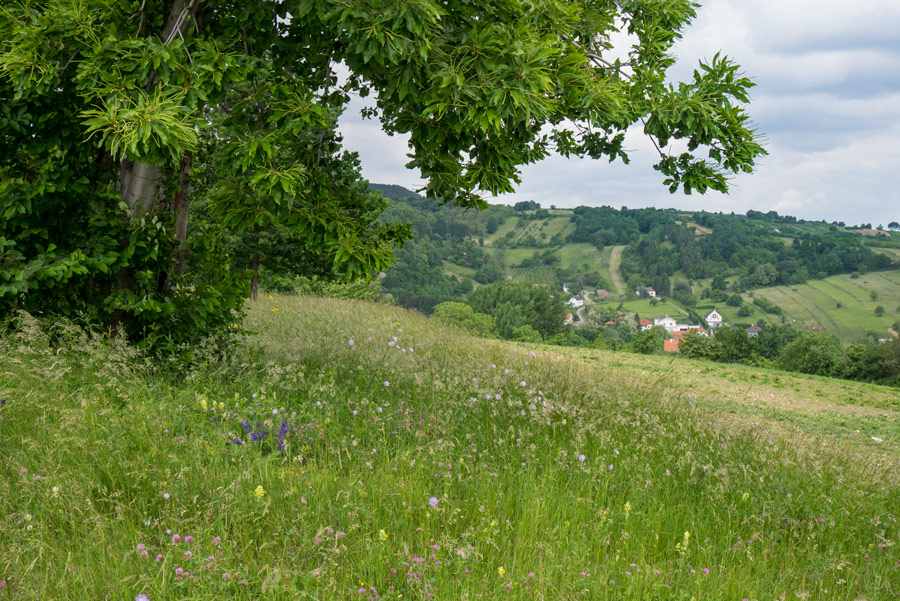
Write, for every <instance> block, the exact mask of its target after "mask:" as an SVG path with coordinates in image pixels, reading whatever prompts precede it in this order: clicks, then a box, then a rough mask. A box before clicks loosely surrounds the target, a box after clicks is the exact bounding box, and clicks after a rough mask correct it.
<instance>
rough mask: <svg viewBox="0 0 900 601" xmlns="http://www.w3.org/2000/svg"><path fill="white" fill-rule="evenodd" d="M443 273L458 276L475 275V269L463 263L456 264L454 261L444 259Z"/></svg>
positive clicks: (467, 276) (470, 276)
mask: <svg viewBox="0 0 900 601" xmlns="http://www.w3.org/2000/svg"><path fill="white" fill-rule="evenodd" d="M444 273H447V274H449V275H454V276H457V277H459V278H474V277H475V270H474V269H472V268H471V267H466V266H465V265H457V264H456V263H451V262H450V261H444Z"/></svg>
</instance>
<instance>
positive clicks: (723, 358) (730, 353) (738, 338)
mask: <svg viewBox="0 0 900 601" xmlns="http://www.w3.org/2000/svg"><path fill="white" fill-rule="evenodd" d="M715 341H716V344H717V347H718V348H717V350H718V353H717V355H716V360H717V361H720V362H722V363H746V364H749V363H752V362H753V360H754V358H755V357H756V355H757V354H759V347H758V346H757V342H756V339H755V338H751V337H750V336H749V335H748V334H747V331H746V330H744V328H721V329H720V330H719V331H718V332H716V336H715Z"/></svg>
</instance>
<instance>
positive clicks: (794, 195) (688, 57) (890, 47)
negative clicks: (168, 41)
mask: <svg viewBox="0 0 900 601" xmlns="http://www.w3.org/2000/svg"><path fill="white" fill-rule="evenodd" d="M898 24H900V2H898V1H897V0H869V1H867V2H865V3H851V2H846V0H841V1H838V0H782V1H777V0H753V1H748V0H715V1H710V2H709V3H708V5H706V6H703V7H701V8H700V9H699V13H698V18H697V20H696V21H695V23H694V25H693V26H692V27H691V28H690V29H689V30H687V31H686V32H685V37H684V39H683V40H682V41H681V42H680V43H679V44H678V46H677V48H676V54H677V55H678V56H679V59H680V62H679V65H677V66H676V68H675V69H673V75H674V76H675V77H677V78H679V79H683V78H686V77H689V76H690V73H691V71H692V70H693V68H694V67H695V66H696V61H697V60H698V59H700V58H707V59H708V58H711V57H712V56H713V54H715V52H717V51H718V50H720V49H721V50H723V51H724V52H725V54H727V55H728V56H730V57H732V58H734V59H735V60H736V62H738V63H739V64H741V65H742V67H743V69H744V71H745V73H746V74H747V75H748V76H750V77H752V78H753V79H754V81H755V82H756V83H757V87H756V88H754V89H753V91H752V95H753V102H752V103H751V105H750V107H749V108H748V111H749V113H750V114H751V116H752V118H753V119H754V121H755V122H756V123H757V124H758V129H759V131H760V132H762V133H764V135H765V138H766V141H767V149H768V150H769V152H770V154H769V156H768V157H764V158H763V160H762V161H760V164H759V167H758V169H757V170H756V172H755V173H754V174H752V175H743V174H742V175H740V176H737V177H735V178H734V180H733V182H732V183H733V187H732V191H731V193H730V194H729V195H722V194H718V193H710V194H707V195H705V196H699V195H692V196H684V195H682V194H676V195H669V194H668V192H667V191H666V189H665V188H664V187H663V186H662V184H661V181H662V176H661V175H660V174H659V173H657V172H656V171H654V170H653V168H652V165H653V163H654V162H655V161H656V155H655V151H654V150H653V149H652V146H650V144H649V143H648V142H647V141H646V140H645V139H644V138H643V136H642V135H640V134H639V133H636V132H630V133H629V135H628V138H627V140H628V142H627V143H628V147H629V148H631V149H633V153H632V156H631V158H632V163H631V164H630V165H622V164H621V163H613V164H609V163H607V162H606V161H590V160H564V159H561V158H559V157H553V158H550V159H547V160H546V161H543V162H542V163H540V164H537V165H529V166H526V167H524V168H523V169H522V173H523V183H522V185H520V186H519V187H518V188H517V190H516V192H515V193H514V194H510V195H506V196H504V197H503V198H502V199H500V200H501V201H502V202H515V201H517V200H522V199H533V200H537V201H539V202H541V203H542V204H543V205H545V206H549V205H551V204H555V205H557V206H577V205H579V204H589V205H602V204H608V205H612V206H617V207H618V206H621V205H627V206H631V207H638V206H659V207H679V208H685V209H706V210H712V211H724V212H732V211H734V212H737V213H743V212H745V211H747V210H748V209H755V210H764V211H768V210H776V211H779V212H780V213H787V214H795V215H796V216H798V217H802V218H808V219H826V220H828V221H845V222H847V223H862V222H872V223H873V224H878V223H887V222H890V221H896V220H898V219H900V214H898V213H900V195H898V192H897V185H896V182H895V178H896V174H897V173H900V158H898V153H897V148H898V147H897V142H896V141H897V140H898V139H900V78H898V77H897V74H898V73H900V36H898V35H897V31H898ZM353 105H354V106H353V107H352V108H351V109H350V110H349V111H348V113H347V114H346V115H345V117H344V118H343V119H342V131H343V133H344V135H345V141H346V146H347V147H348V148H349V149H351V150H357V151H358V152H359V153H360V158H361V160H362V163H363V171H364V175H365V176H366V177H367V178H368V179H369V180H370V181H373V182H383V183H396V184H401V185H405V186H407V187H410V188H414V187H417V186H419V185H421V180H420V178H419V176H418V174H417V173H415V172H412V171H409V170H407V169H405V168H404V165H405V163H406V162H407V161H408V158H407V157H406V153H407V152H408V150H407V148H406V138H404V137H401V136H396V137H393V138H390V137H388V136H386V135H385V134H384V133H383V132H382V131H381V129H380V126H379V124H378V123H377V121H367V122H362V121H361V120H360V119H359V117H358V114H359V107H360V106H362V104H361V102H360V101H354V103H353Z"/></svg>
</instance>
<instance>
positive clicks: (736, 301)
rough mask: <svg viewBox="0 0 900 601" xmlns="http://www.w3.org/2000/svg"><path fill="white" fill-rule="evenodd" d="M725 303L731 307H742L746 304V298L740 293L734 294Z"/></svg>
mask: <svg viewBox="0 0 900 601" xmlns="http://www.w3.org/2000/svg"><path fill="white" fill-rule="evenodd" d="M725 304H726V305H729V306H731V307H740V306H741V305H742V304H744V299H743V298H741V295H740V294H732V295H731V296H729V297H728V298H727V299H726V300H725Z"/></svg>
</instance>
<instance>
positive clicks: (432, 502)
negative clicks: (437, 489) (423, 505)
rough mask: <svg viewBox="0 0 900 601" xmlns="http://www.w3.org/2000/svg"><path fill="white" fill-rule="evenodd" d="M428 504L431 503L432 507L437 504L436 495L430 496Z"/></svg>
mask: <svg viewBox="0 0 900 601" xmlns="http://www.w3.org/2000/svg"><path fill="white" fill-rule="evenodd" d="M428 504H429V505H431V506H432V507H434V506H435V505H437V504H438V499H437V497H431V498H430V499H428Z"/></svg>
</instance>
